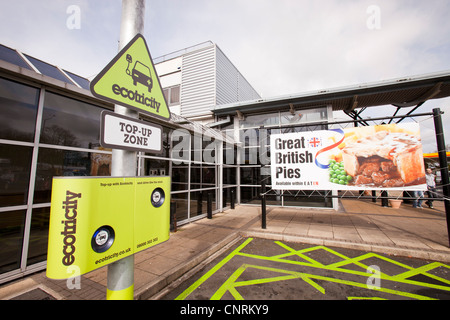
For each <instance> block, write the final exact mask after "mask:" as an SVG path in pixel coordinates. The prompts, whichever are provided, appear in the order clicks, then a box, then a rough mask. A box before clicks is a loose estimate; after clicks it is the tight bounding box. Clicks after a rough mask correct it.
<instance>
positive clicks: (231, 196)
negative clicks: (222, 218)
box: [230, 189, 235, 210]
mask: <svg viewBox="0 0 450 320" xmlns="http://www.w3.org/2000/svg"><path fill="white" fill-rule="evenodd" d="M230 193H231V194H230V199H231V200H230V206H231V209H232V210H234V202H235V199H234V198H235V197H234V190H233V189H231V191H230Z"/></svg>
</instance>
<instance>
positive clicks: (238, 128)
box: [0, 43, 331, 283]
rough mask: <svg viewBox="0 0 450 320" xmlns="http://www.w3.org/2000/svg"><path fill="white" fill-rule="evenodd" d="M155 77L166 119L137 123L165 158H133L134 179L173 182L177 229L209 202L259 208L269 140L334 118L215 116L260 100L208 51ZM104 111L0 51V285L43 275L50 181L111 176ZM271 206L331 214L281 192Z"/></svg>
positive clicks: (39, 65)
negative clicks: (158, 139)
mask: <svg viewBox="0 0 450 320" xmlns="http://www.w3.org/2000/svg"><path fill="white" fill-rule="evenodd" d="M156 62H157V61H156ZM156 69H157V72H158V74H159V75H160V80H161V84H162V86H163V88H164V92H165V95H166V98H167V102H168V104H169V108H170V109H171V112H172V119H171V121H170V122H162V121H160V120H156V119H153V118H149V117H147V116H145V115H140V118H141V120H144V121H149V122H152V123H157V124H160V125H161V126H162V127H163V152H162V153H158V154H156V153H144V152H139V153H138V158H137V161H138V164H137V172H136V175H137V176H154V175H156V176H158V175H169V176H171V178H172V185H171V188H172V189H171V200H172V201H171V208H172V211H173V212H174V215H175V218H176V223H177V224H178V225H182V224H185V223H189V222H191V221H195V220H196V219H200V218H203V217H205V216H206V213H207V199H208V198H210V199H212V206H213V207H212V208H213V213H215V212H220V211H223V210H224V209H226V208H229V207H230V204H231V201H235V202H236V203H241V204H249V205H251V204H259V203H260V202H259V201H260V200H259V199H260V192H261V181H265V182H266V184H267V186H268V188H270V178H269V177H268V175H267V172H270V170H269V171H268V168H269V167H268V166H269V165H270V162H267V161H268V151H269V150H268V141H269V140H268V137H269V136H270V134H271V133H273V132H288V131H289V130H304V129H301V128H300V127H298V128H295V127H292V126H290V127H289V128H284V126H286V125H292V124H294V125H298V126H301V125H302V124H304V123H305V121H307V122H308V121H309V122H310V121H316V120H321V121H322V120H323V121H327V119H329V118H330V116H331V112H330V109H329V108H328V107H326V106H324V107H320V108H316V109H312V110H310V111H304V112H303V117H302V119H300V118H299V116H298V114H295V113H289V112H287V113H286V112H284V111H271V112H269V113H264V114H253V115H249V116H246V117H240V116H239V114H236V115H235V116H226V117H221V116H217V115H216V114H215V113H214V110H215V109H216V108H218V106H219V105H220V104H226V103H228V104H230V103H235V102H242V101H247V100H251V99H259V95H258V94H257V93H256V91H255V90H254V89H253V88H252V87H251V86H250V84H249V83H248V82H247V81H246V80H245V78H244V77H243V76H242V75H241V74H240V73H239V71H238V70H237V69H236V68H235V67H234V66H233V64H232V63H231V62H230V61H229V60H228V59H227V58H226V56H225V55H224V54H223V52H222V51H221V50H220V49H219V48H218V47H217V45H215V44H212V43H207V44H206V45H204V46H201V47H200V48H198V47H195V48H191V49H189V50H184V51H183V53H182V54H181V55H180V54H179V53H176V54H175V57H173V55H171V56H168V57H162V58H161V59H160V62H159V63H156ZM103 110H114V105H112V104H110V103H108V102H105V101H102V100H100V99H97V98H95V97H94V96H93V95H92V94H91V92H90V91H89V80H88V79H85V78H83V77H80V76H78V75H76V74H74V73H71V72H68V71H66V70H63V69H61V68H59V67H57V66H54V65H52V64H49V63H47V62H44V61H41V60H38V59H36V58H34V57H31V56H29V55H26V54H24V53H22V52H19V51H17V50H14V49H11V48H8V47H6V46H3V45H0V114H1V116H0V122H1V126H0V246H1V248H2V250H1V251H0V283H2V282H6V281H10V280H12V279H15V278H18V277H22V276H24V275H27V274H30V273H33V272H36V271H39V270H43V269H45V267H46V257H47V245H48V227H49V216H50V203H51V191H52V178H53V177H55V176H109V175H111V158H112V150H110V149H105V148H103V147H102V146H101V145H100V118H101V117H100V115H101V112H102V111H103ZM205 124H207V125H205ZM261 126H264V128H261ZM322 127H323V126H321V128H322ZM286 130H287V131H286ZM269 204H273V205H277V206H279V205H284V206H291V205H293V206H319V207H330V206H331V205H330V203H326V202H325V200H324V199H323V198H320V197H319V198H317V199H315V198H314V197H309V198H308V200H307V201H305V200H304V197H298V196H296V195H293V194H288V193H281V194H277V195H274V196H271V198H270V201H269Z"/></svg>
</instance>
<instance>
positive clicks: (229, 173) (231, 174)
mask: <svg viewBox="0 0 450 320" xmlns="http://www.w3.org/2000/svg"><path fill="white" fill-rule="evenodd" d="M236 170H237V168H236V167H224V168H223V184H224V185H236Z"/></svg>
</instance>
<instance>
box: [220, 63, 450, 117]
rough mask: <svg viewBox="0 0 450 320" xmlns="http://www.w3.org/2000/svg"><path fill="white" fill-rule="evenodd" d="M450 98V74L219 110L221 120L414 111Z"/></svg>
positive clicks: (364, 85)
mask: <svg viewBox="0 0 450 320" xmlns="http://www.w3.org/2000/svg"><path fill="white" fill-rule="evenodd" d="M449 96H450V71H446V72H441V73H433V74H426V75H421V76H414V77H409V78H400V79H393V80H387V81H381V82H375V83H367V84H361V85H357V86H350V87H343V88H336V89H329V90H320V91H315V92H308V93H303V94H297V95H288V96H281V97H276V98H270V99H257V100H252V101H245V102H240V103H232V104H226V105H219V106H216V107H215V109H214V110H213V112H214V114H215V115H217V116H227V115H234V114H236V113H237V112H238V111H239V113H242V114H251V113H256V112H257V113H261V112H271V111H280V110H286V111H289V110H292V109H294V110H301V109H309V108H314V107H318V106H325V105H331V106H332V107H333V110H335V111H339V110H342V111H345V112H347V113H348V112H352V111H354V110H355V109H358V108H367V107H376V106H383V105H394V106H396V107H398V108H401V107H413V106H418V105H421V104H422V103H424V102H425V101H427V100H429V99H440V98H445V97H449Z"/></svg>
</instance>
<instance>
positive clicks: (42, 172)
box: [34, 148, 111, 203]
mask: <svg viewBox="0 0 450 320" xmlns="http://www.w3.org/2000/svg"><path fill="white" fill-rule="evenodd" d="M110 168H111V155H109V154H100V153H91V152H78V151H68V150H58V149H47V148H40V149H39V158H38V165H37V172H36V185H35V191H34V203H45V202H50V199H51V186H52V178H53V177H54V176H101V175H103V176H109V175H111V169H110Z"/></svg>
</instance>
